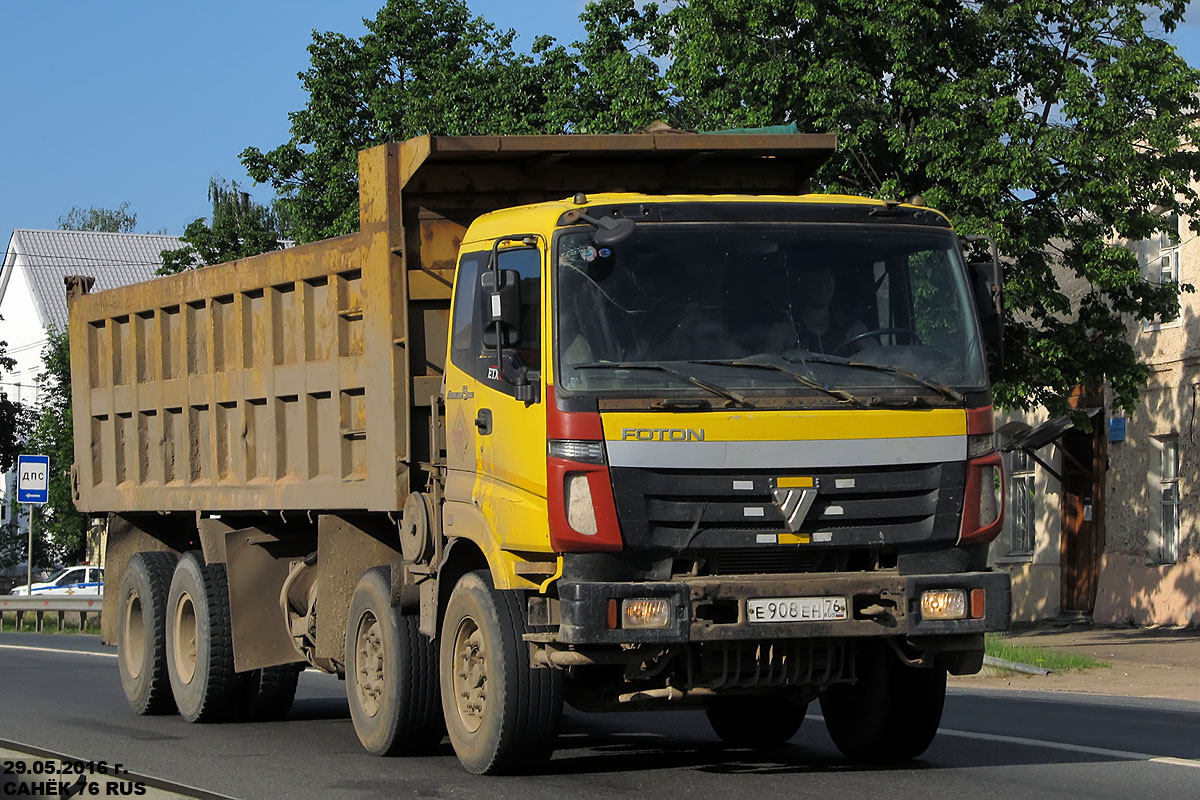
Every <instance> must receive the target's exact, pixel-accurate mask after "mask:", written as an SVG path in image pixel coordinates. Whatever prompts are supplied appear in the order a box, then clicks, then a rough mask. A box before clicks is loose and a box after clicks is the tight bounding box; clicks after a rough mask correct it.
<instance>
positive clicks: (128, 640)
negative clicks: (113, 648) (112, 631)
mask: <svg viewBox="0 0 1200 800" xmlns="http://www.w3.org/2000/svg"><path fill="white" fill-rule="evenodd" d="M124 634H125V635H124V636H122V637H121V664H122V665H123V666H124V667H125V674H127V675H128V676H129V677H131V678H133V679H134V680H136V679H137V678H138V677H139V676H140V675H141V674H142V659H143V658H144V657H145V655H146V619H145V617H144V616H143V614H142V598H141V597H139V596H138V593H137V592H130V593H129V596H128V597H126V598H125V631H124Z"/></svg>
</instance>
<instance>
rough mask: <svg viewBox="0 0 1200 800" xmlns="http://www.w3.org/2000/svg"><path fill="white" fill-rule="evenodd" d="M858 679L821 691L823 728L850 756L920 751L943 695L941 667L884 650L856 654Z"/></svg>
mask: <svg viewBox="0 0 1200 800" xmlns="http://www.w3.org/2000/svg"><path fill="white" fill-rule="evenodd" d="M856 669H857V672H858V682H857V683H855V684H839V685H837V686H831V687H830V688H829V689H828V690H827V691H826V692H825V694H823V695H822V696H821V713H822V714H823V715H824V716H825V727H826V728H827V729H828V731H829V736H830V738H831V739H833V743H834V744H835V745H837V748H838V749H839V750H841V751H842V753H843V754H844V755H845V756H846V757H847V758H850V759H853V760H855V761H865V762H876V763H879V762H885V763H886V762H891V763H896V762H901V761H908V760H910V759H913V758H916V757H917V756H919V755H921V754H922V753H924V752H925V750H926V749H927V748H928V747H929V745H930V744H931V743H932V742H933V737H934V736H936V735H937V731H938V726H939V725H940V724H941V721H942V706H943V705H944V703H945V700H946V670H945V669H943V668H941V667H936V668H930V669H920V668H916V667H909V666H906V665H904V664H903V663H902V662H901V661H900V660H899V659H898V658H896V656H895V654H894V653H892V652H891V651H890V650H887V649H882V648H880V649H870V650H866V649H864V650H863V651H862V652H860V653H859V654H858V659H857V665H856Z"/></svg>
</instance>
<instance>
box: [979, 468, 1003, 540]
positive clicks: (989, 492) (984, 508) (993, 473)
mask: <svg viewBox="0 0 1200 800" xmlns="http://www.w3.org/2000/svg"><path fill="white" fill-rule="evenodd" d="M998 475H999V472H998V471H997V470H996V468H995V467H984V468H982V469H981V470H979V527H981V528H986V527H987V526H988V525H991V524H992V523H993V522H995V521H996V518H997V517H998V516H1000V502H999V500H997V497H996V495H997V492H998V490H999V488H1000V487H999V486H997V483H998V481H997V476H998Z"/></svg>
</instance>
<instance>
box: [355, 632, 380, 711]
mask: <svg viewBox="0 0 1200 800" xmlns="http://www.w3.org/2000/svg"><path fill="white" fill-rule="evenodd" d="M354 668H355V682H354V689H355V694H356V696H357V698H358V705H359V706H360V707H361V708H362V710H363V711H364V712H365V713H366V715H367V716H368V717H373V716H375V715H376V714H378V713H379V706H380V700H381V698H382V697H383V687H384V685H385V684H384V657H383V638H382V636H381V635H380V631H379V620H377V619H375V616H374V615H373V614H372V613H371V612H369V611H368V612H367V613H365V614H364V615H363V617H362V619H361V620H360V621H359V623H358V633H357V634H356V635H355V639H354Z"/></svg>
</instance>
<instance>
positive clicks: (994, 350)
mask: <svg viewBox="0 0 1200 800" xmlns="http://www.w3.org/2000/svg"><path fill="white" fill-rule="evenodd" d="M967 273H968V275H969V276H970V278H971V290H972V293H973V294H974V296H975V310H976V312H977V313H978V314H979V327H980V329H981V332H982V333H983V341H984V344H985V346H986V347H987V357H988V372H989V373H991V374H992V375H993V376H995V375H998V374H999V373H1000V371H1001V370H1002V369H1003V368H1004V293H1003V292H1004V289H1003V285H1002V284H1001V283H1000V266H999V264H998V263H995V262H989V261H978V262H972V263H970V264H967Z"/></svg>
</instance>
